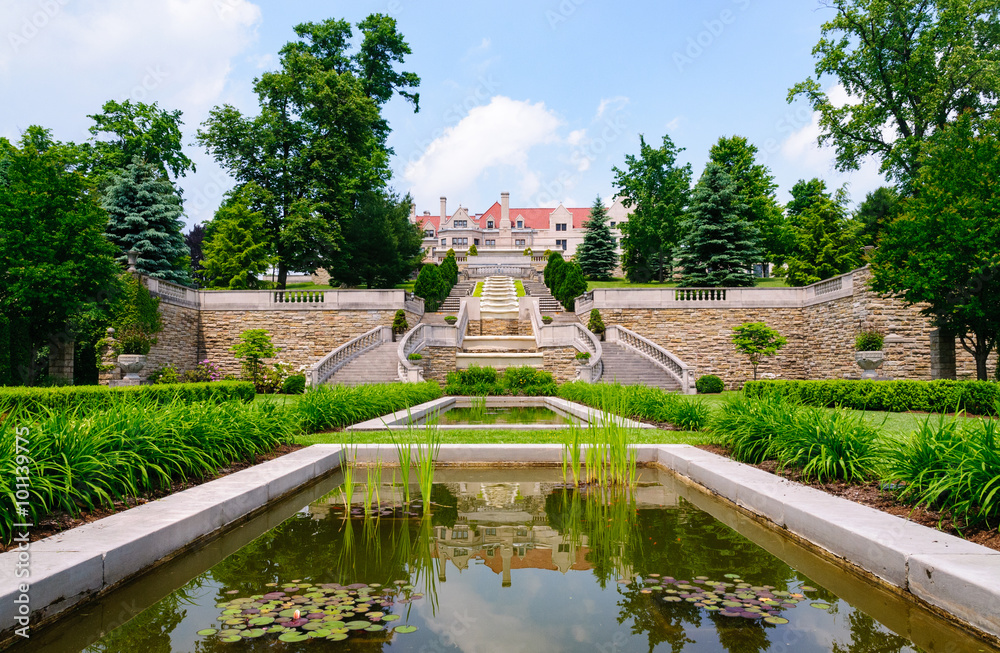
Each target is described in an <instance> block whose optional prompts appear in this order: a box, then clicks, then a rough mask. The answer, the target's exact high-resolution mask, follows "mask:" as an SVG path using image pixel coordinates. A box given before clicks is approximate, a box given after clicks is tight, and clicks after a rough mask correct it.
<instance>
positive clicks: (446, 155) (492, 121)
mask: <svg viewBox="0 0 1000 653" xmlns="http://www.w3.org/2000/svg"><path fill="white" fill-rule="evenodd" d="M562 124H563V123H562V120H561V119H560V118H559V117H558V116H557V115H556V114H555V113H554V112H552V111H550V110H549V109H547V108H546V106H545V104H544V103H543V102H539V103H537V104H532V103H530V102H527V101H521V100H512V99H510V98H508V97H503V96H496V97H494V98H493V99H492V100H491V101H490V103H489V104H487V105H486V106H481V107H476V108H474V109H472V110H471V111H469V114H468V115H467V116H466V117H465V118H463V119H462V120H461V121H460V122H459V123H458V124H457V125H455V126H454V127H449V128H448V129H446V130H445V132H444V134H443V135H442V136H441V137H439V138H437V139H435V140H434V141H433V142H432V143H431V144H430V145H429V146H428V147H427V149H426V150H425V151H424V153H423V154H422V155H421V157H420V158H419V159H417V160H416V161H414V162H413V163H411V164H409V165H408V166H407V167H406V171H405V173H404V178H405V179H406V181H407V182H408V183H409V184H410V186H411V190H412V192H413V194H414V195H415V196H416V197H418V198H421V197H428V198H429V197H436V196H438V195H447V196H449V197H456V198H458V197H462V196H463V195H464V194H467V193H470V192H471V191H472V190H473V189H474V188H475V185H476V182H477V180H478V179H479V178H480V177H482V176H483V175H484V174H485V173H487V172H489V171H492V170H494V169H511V168H512V169H514V170H516V171H517V172H518V173H519V174H520V178H521V183H520V185H521V186H522V187H532V186H536V185H537V184H536V180H537V177H532V174H533V173H532V172H531V171H530V170H529V169H528V165H527V164H528V153H529V152H530V151H531V150H532V148H534V147H536V146H538V145H544V144H551V143H556V142H558V141H559V136H558V133H557V132H558V129H559V127H560V126H561V125H562ZM435 194H438V195H435Z"/></svg>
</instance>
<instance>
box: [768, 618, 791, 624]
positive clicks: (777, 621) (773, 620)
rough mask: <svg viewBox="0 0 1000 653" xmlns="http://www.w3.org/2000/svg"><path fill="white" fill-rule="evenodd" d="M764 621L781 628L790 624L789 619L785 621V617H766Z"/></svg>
mask: <svg viewBox="0 0 1000 653" xmlns="http://www.w3.org/2000/svg"><path fill="white" fill-rule="evenodd" d="M764 621H766V622H767V623H769V624H775V625H779V626H780V625H781V624H787V623H788V619H785V618H784V617H764Z"/></svg>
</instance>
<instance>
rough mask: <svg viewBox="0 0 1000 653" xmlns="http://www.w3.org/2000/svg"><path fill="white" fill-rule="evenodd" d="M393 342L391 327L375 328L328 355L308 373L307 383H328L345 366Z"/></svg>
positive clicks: (311, 384)
mask: <svg viewBox="0 0 1000 653" xmlns="http://www.w3.org/2000/svg"><path fill="white" fill-rule="evenodd" d="M391 340H392V328H391V327H384V326H380V327H375V328H374V329H372V330H371V331H369V332H368V333H365V334H363V335H360V336H358V337H357V338H355V339H354V340H351V341H350V342H347V343H345V344H343V345H341V346H340V347H337V348H336V349H334V350H333V351H332V352H330V353H329V354H327V355H326V356H325V357H324V358H323V360H321V361H320V362H318V363H316V364H315V365H313V366H312V367H310V368H309V370H308V371H307V372H306V381H307V382H308V383H309V385H310V386H312V387H316V386H319V385H320V384H322V383H326V382H327V381H328V380H330V377H332V376H333V375H334V374H336V373H337V371H338V370H340V369H341V368H342V367H344V365H347V364H348V363H350V362H351V361H353V360H354V359H356V358H357V357H358V356H361V355H362V354H364V353H366V352H369V351H371V350H372V349H375V348H376V347H378V346H380V345H382V344H383V343H386V342H390V341H391Z"/></svg>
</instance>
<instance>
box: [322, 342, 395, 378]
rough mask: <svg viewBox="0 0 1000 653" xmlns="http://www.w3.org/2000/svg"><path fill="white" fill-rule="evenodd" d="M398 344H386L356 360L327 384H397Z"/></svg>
mask: <svg viewBox="0 0 1000 653" xmlns="http://www.w3.org/2000/svg"><path fill="white" fill-rule="evenodd" d="M398 346H399V343H397V342H386V343H383V344H381V345H379V346H378V347H376V348H375V349H372V350H371V351H369V352H365V353H364V354H362V355H361V356H359V357H357V358H355V359H354V360H352V361H351V362H350V363H348V364H347V365H344V366H343V367H342V368H340V369H339V370H337V373H336V374H334V375H333V376H332V377H331V378H330V379H329V380H328V381H327V383H329V384H331V385H364V384H366V383H395V382H396V381H398V380H399V376H398V375H399V371H398V370H399V366H398V363H399V359H398V358H397V353H396V351H397V347H398Z"/></svg>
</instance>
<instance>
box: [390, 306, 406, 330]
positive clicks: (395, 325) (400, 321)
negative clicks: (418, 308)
mask: <svg viewBox="0 0 1000 653" xmlns="http://www.w3.org/2000/svg"><path fill="white" fill-rule="evenodd" d="M409 330H410V324H409V322H407V321H406V311H404V310H403V309H399V310H398V311H396V314H395V315H394V316H393V317H392V332H393V333H395V334H397V335H402V334H404V333H406V332H407V331H409Z"/></svg>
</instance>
